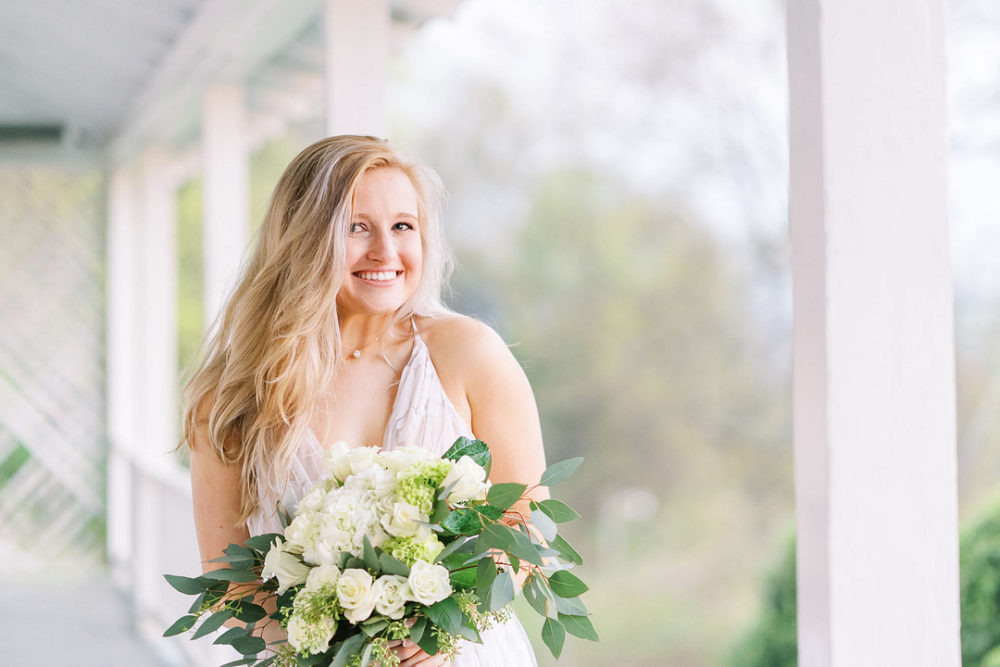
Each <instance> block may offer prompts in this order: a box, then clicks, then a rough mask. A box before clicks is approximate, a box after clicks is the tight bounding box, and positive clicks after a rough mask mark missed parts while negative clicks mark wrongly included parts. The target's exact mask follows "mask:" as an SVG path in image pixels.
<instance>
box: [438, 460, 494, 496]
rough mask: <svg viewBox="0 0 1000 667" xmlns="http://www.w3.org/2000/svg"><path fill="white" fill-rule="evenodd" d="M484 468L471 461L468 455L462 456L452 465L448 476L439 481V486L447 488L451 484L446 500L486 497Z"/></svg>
mask: <svg viewBox="0 0 1000 667" xmlns="http://www.w3.org/2000/svg"><path fill="white" fill-rule="evenodd" d="M485 479H486V470H485V469H484V468H483V467H482V466H481V465H479V464H478V463H476V462H475V461H473V460H472V459H471V458H470V457H468V456H463V457H462V458H460V459H459V460H458V461H456V462H455V465H453V466H452V468H451V471H450V472H449V473H448V476H447V477H445V478H444V481H443V482H441V486H442V487H444V488H448V487H449V486H451V485H452V484H454V486H452V488H451V493H449V494H448V502H450V503H462V502H465V501H466V500H472V499H473V498H475V499H476V500H485V499H486V484H485V483H484V480H485Z"/></svg>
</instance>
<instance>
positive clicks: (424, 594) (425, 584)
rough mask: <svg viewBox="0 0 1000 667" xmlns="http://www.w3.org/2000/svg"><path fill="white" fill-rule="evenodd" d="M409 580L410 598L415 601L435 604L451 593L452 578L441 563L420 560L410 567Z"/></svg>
mask: <svg viewBox="0 0 1000 667" xmlns="http://www.w3.org/2000/svg"><path fill="white" fill-rule="evenodd" d="M407 581H408V583H409V584H410V592H411V594H412V596H411V598H410V599H412V600H413V601H414V602H419V603H421V604H434V603H435V602H440V601H441V600H443V599H445V598H446V597H448V596H449V595H451V579H450V577H449V575H448V570H447V569H446V568H445V567H443V566H441V565H431V564H430V563H428V562H427V561H423V560H418V561H417V562H415V563H414V564H413V566H412V567H411V568H410V576H409V579H408V580H407Z"/></svg>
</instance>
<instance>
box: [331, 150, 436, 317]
mask: <svg viewBox="0 0 1000 667" xmlns="http://www.w3.org/2000/svg"><path fill="white" fill-rule="evenodd" d="M352 208H353V212H352V216H351V220H350V226H349V229H348V233H347V276H346V278H345V280H344V284H343V286H342V287H341V288H340V292H339V294H338V295H337V303H338V305H339V307H340V312H341V316H344V315H357V314H388V313H392V312H393V311H395V310H397V309H398V308H399V307H400V306H402V305H403V303H404V302H405V301H406V300H407V299H409V298H410V297H411V296H412V295H413V293H414V292H415V291H416V289H417V285H418V284H419V283H420V273H421V270H422V268H423V248H422V246H421V230H420V222H419V219H418V211H419V209H418V198H417V191H416V189H414V187H413V184H412V183H411V182H410V179H409V177H408V176H407V175H406V174H405V173H404V172H403V171H402V170H400V169H397V168H395V167H381V168H378V169H371V170H369V171H367V172H365V174H364V175H363V176H362V177H361V180H360V181H359V182H358V186H357V189H356V190H355V192H354V202H353V207H352Z"/></svg>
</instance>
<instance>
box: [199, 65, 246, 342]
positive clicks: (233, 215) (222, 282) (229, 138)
mask: <svg viewBox="0 0 1000 667" xmlns="http://www.w3.org/2000/svg"><path fill="white" fill-rule="evenodd" d="M201 153H202V174H203V181H202V239H203V245H202V253H203V258H204V259H203V261H204V267H205V286H204V298H205V306H204V308H205V326H206V328H207V327H208V326H209V325H210V324H211V323H212V321H213V320H215V317H216V315H217V314H218V313H219V311H220V309H221V308H222V304H223V302H224V301H225V298H226V296H227V295H228V294H229V293H230V291H231V290H232V289H233V287H234V286H235V282H236V277H237V274H238V272H239V268H240V263H241V261H242V259H243V253H244V252H245V250H246V246H247V241H248V238H249V222H248V218H249V212H248V211H249V207H250V203H249V200H250V176H249V157H248V155H247V137H246V103H245V100H244V94H243V89H242V88H241V87H240V86H237V85H233V84H216V85H213V86H210V87H208V88H207V89H206V90H205V97H204V103H203V109H202V137H201Z"/></svg>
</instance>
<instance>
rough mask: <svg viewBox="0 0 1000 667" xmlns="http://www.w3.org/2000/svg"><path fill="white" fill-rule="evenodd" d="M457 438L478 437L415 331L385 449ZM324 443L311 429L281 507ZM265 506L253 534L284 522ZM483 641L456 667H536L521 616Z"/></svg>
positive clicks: (315, 469)
mask: <svg viewBox="0 0 1000 667" xmlns="http://www.w3.org/2000/svg"><path fill="white" fill-rule="evenodd" d="M459 436H465V437H468V438H472V437H474V436H473V434H472V429H471V428H470V427H469V425H468V424H466V423H465V421H464V420H463V419H462V417H461V415H459V414H458V412H457V411H456V410H455V406H454V405H452V403H451V401H450V400H449V399H448V396H447V394H445V392H444V388H443V387H442V386H441V380H440V378H438V375H437V371H436V370H435V368H434V364H433V363H432V362H431V357H430V353H429V352H428V350H427V345H426V344H425V343H424V341H423V340H422V339H421V338H420V334H419V333H417V332H416V330H414V340H413V350H412V352H411V353H410V358H409V360H408V361H407V362H406V366H405V367H404V368H403V372H402V374H401V375H400V378H399V385H398V386H397V388H396V398H395V401H394V402H393V407H392V412H391V414H390V416H389V422H388V424H387V425H386V430H385V434H384V436H383V440H382V449H383V450H385V451H390V450H393V449H395V448H396V447H405V446H410V447H420V448H423V449H425V450H427V451H429V452H432V453H433V454H435V455H437V456H440V455H441V454H443V453H445V452H446V451H448V448H449V447H451V446H452V444H454V442H455V440H457V439H458V437H459ZM323 450H324V447H323V445H322V444H321V443H320V442H319V441H318V440H317V439H316V436H315V435H314V434H313V433H312V431H311V430H310V431H308V432H307V436H306V440H305V441H304V442H303V443H302V445H301V447H300V448H299V450H298V452H296V455H295V456H294V458H293V460H292V469H291V471H290V474H289V478H288V484H287V486H286V487H285V494H284V497H283V499H282V507H284V508H285V509H286V510H287V511H290V512H293V511H294V508H295V507H296V505H297V504H298V501H299V499H301V498H302V497H303V496H304V495H305V494H306V493H307V492H308V491H309V489H310V488H312V486H313V484H315V483H316V482H317V481H318V480H319V479H320V478H321V477H322V476H323V475H324V474H325V470H324V469H323V465H322V463H321V456H320V455H321V454H322V452H323ZM268 505H269V506H268V507H264V506H262V507H261V508H260V509H259V510H258V511H257V512H255V513H254V514H253V515H252V516H250V518H249V519H248V520H247V528H248V529H249V530H250V534H251V535H261V534H265V533H280V532H282V528H281V522H280V520H279V519H278V516H277V514H276V513H275V511H274V508H273V505H272V504H271V503H268ZM482 639H483V643H482V644H477V643H475V642H467V641H461V642H460V645H461V653H460V655H459V656H458V658H456V660H455V661H454V663H453V665H454V666H455V667H537V663H536V662H535V655H534V652H533V651H532V648H531V643H530V642H529V641H528V637H527V635H526V634H525V632H524V628H523V627H522V626H521V623H520V622H519V621H518V620H517V618H516V617H515V618H511V620H510V621H509V622H507V623H504V624H502V625H499V626H496V627H494V628H491V629H489V630H486V631H485V632H483V633H482Z"/></svg>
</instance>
